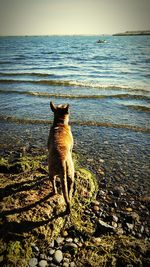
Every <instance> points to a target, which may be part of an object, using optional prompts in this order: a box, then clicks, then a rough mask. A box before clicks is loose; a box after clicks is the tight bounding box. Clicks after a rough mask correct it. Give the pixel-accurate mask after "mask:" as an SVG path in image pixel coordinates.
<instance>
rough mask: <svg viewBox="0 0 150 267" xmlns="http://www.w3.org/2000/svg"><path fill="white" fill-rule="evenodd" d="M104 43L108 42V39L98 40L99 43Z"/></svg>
mask: <svg viewBox="0 0 150 267" xmlns="http://www.w3.org/2000/svg"><path fill="white" fill-rule="evenodd" d="M104 43H107V41H106V40H101V39H99V40H98V41H97V44H104Z"/></svg>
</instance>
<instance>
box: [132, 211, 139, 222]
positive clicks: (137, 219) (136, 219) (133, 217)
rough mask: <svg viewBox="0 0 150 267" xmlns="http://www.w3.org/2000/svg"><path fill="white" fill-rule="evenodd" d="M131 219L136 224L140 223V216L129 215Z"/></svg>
mask: <svg viewBox="0 0 150 267" xmlns="http://www.w3.org/2000/svg"><path fill="white" fill-rule="evenodd" d="M131 216H132V219H133V220H134V221H136V222H138V223H139V222H140V216H139V215H138V214H137V213H136V212H132V213H131Z"/></svg>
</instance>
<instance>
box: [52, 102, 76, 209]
mask: <svg viewBox="0 0 150 267" xmlns="http://www.w3.org/2000/svg"><path fill="white" fill-rule="evenodd" d="M50 107H51V110H52V112H54V121H53V125H52V127H51V129H50V133H49V138H48V152H49V157H48V167H49V178H50V181H51V182H52V186H53V193H54V194H57V187H56V177H59V178H60V181H61V185H62V191H63V196H64V199H65V202H66V212H67V213H70V207H71V198H72V194H73V188H74V164H73V160H72V149H73V135H72V132H71V127H70V126H69V124H68V123H69V105H68V104H67V105H58V106H56V105H55V104H54V103H53V102H50Z"/></svg>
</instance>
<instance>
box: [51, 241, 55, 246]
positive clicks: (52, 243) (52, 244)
mask: <svg viewBox="0 0 150 267" xmlns="http://www.w3.org/2000/svg"><path fill="white" fill-rule="evenodd" d="M54 246H55V243H54V240H53V241H52V242H51V244H50V247H51V248H53V247H54Z"/></svg>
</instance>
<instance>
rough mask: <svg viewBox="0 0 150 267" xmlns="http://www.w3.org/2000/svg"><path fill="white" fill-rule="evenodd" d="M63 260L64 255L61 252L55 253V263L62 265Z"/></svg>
mask: <svg viewBox="0 0 150 267" xmlns="http://www.w3.org/2000/svg"><path fill="white" fill-rule="evenodd" d="M62 260H63V254H62V251H61V250H56V251H55V253H54V261H55V262H56V263H60V262H61V261H62Z"/></svg>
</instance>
